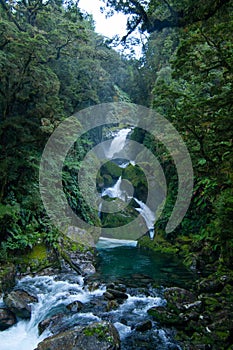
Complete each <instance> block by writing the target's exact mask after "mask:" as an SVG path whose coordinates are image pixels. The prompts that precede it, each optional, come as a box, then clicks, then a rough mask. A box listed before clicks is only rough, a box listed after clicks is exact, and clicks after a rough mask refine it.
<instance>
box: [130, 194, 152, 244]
mask: <svg viewBox="0 0 233 350" xmlns="http://www.w3.org/2000/svg"><path fill="white" fill-rule="evenodd" d="M134 200H135V202H137V203H138V205H139V206H140V208H135V209H136V210H137V211H138V212H139V213H140V214H141V215H142V217H143V218H144V220H145V222H146V225H147V228H148V230H149V234H150V238H151V239H153V238H154V223H155V214H154V213H153V212H152V210H150V208H149V207H148V206H147V205H146V204H145V203H143V202H142V201H139V200H138V199H137V198H134Z"/></svg>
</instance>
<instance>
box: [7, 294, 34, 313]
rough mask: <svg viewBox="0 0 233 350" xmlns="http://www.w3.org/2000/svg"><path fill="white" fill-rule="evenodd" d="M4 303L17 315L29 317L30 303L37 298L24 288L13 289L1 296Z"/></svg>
mask: <svg viewBox="0 0 233 350" xmlns="http://www.w3.org/2000/svg"><path fill="white" fill-rule="evenodd" d="M3 300H4V303H5V304H6V306H7V307H8V308H9V310H10V311H12V312H13V313H14V314H16V315H17V316H18V317H21V318H30V317H31V304H32V303H35V302H37V301H38V299H37V298H36V297H34V296H32V295H30V294H29V293H27V292H25V291H24V290H14V291H12V292H11V293H9V294H6V295H5V296H4V298H3Z"/></svg>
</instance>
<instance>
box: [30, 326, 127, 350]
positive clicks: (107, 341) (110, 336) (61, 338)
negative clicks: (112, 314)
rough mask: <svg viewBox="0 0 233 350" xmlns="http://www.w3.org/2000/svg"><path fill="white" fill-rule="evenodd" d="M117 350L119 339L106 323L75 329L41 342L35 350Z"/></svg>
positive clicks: (112, 328) (113, 329)
mask: <svg viewBox="0 0 233 350" xmlns="http://www.w3.org/2000/svg"><path fill="white" fill-rule="evenodd" d="M48 349H49V350H64V349H66V350H78V349H85V350H100V349H101V350H118V349H120V338H119V334H118V332H117V330H116V328H115V327H114V326H113V325H112V324H111V323H108V322H96V323H92V324H90V325H88V326H86V327H76V328H75V329H72V330H68V331H65V332H62V333H59V334H57V335H54V336H52V337H49V338H47V339H45V340H43V341H42V342H41V343H39V344H38V347H37V349H36V350H48Z"/></svg>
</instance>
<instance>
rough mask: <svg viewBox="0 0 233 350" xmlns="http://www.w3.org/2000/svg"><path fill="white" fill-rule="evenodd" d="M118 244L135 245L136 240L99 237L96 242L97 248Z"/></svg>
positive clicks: (118, 245) (106, 247)
mask: <svg viewBox="0 0 233 350" xmlns="http://www.w3.org/2000/svg"><path fill="white" fill-rule="evenodd" d="M120 246H128V247H136V246H137V241H132V240H126V239H115V238H106V237H100V238H99V241H98V242H97V244H96V248H97V249H109V248H116V247H120Z"/></svg>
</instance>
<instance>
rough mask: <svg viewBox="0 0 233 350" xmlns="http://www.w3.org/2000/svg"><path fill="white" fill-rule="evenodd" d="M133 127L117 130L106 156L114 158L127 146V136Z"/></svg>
mask: <svg viewBox="0 0 233 350" xmlns="http://www.w3.org/2000/svg"><path fill="white" fill-rule="evenodd" d="M130 131H131V128H126V129H121V130H119V131H118V132H117V134H116V136H115V137H114V139H113V140H112V142H111V145H110V147H109V149H108V150H107V152H106V157H107V158H108V159H112V158H113V156H114V155H115V154H117V153H119V152H120V151H121V150H122V149H123V148H124V146H125V143H126V138H127V136H128V134H129V133H130Z"/></svg>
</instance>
